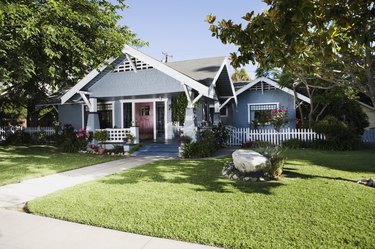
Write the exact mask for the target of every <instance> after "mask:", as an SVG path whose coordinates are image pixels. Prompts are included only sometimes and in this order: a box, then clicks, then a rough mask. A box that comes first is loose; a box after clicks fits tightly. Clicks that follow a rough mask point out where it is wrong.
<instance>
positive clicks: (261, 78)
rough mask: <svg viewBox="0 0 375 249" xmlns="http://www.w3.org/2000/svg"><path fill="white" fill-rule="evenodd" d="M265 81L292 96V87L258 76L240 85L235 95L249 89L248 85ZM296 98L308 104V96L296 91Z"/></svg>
mask: <svg viewBox="0 0 375 249" xmlns="http://www.w3.org/2000/svg"><path fill="white" fill-rule="evenodd" d="M261 81H263V82H265V83H267V84H269V85H271V86H274V87H276V88H277V89H280V90H281V91H284V92H286V93H288V94H290V95H292V96H294V92H293V90H292V89H289V88H287V87H281V86H280V85H279V84H278V83H277V82H276V81H273V80H270V79H268V78H266V77H260V78H256V79H255V80H253V81H251V82H250V83H249V84H247V85H246V86H244V87H242V88H241V89H239V90H237V91H236V96H238V95H240V94H241V93H243V92H245V91H246V90H248V89H250V87H252V86H254V85H255V84H257V83H259V82H261ZM297 98H299V99H300V100H302V101H305V102H306V103H308V104H310V103H311V101H310V98H308V97H306V96H304V95H302V94H300V93H297Z"/></svg>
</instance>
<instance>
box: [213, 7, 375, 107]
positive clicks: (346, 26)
mask: <svg viewBox="0 0 375 249" xmlns="http://www.w3.org/2000/svg"><path fill="white" fill-rule="evenodd" d="M266 3H267V4H268V5H269V9H268V10H266V11H264V12H262V13H259V14H258V15H256V16H254V12H250V13H246V14H245V16H244V17H242V19H243V20H244V21H243V22H244V23H243V24H235V23H233V21H232V20H221V21H216V17H215V16H212V15H210V16H208V17H207V21H208V23H209V24H210V31H211V33H212V36H214V37H217V38H218V39H220V40H221V42H223V43H224V44H226V43H232V44H234V45H236V46H237V47H238V50H237V52H236V53H232V54H231V59H232V64H233V65H234V66H235V67H237V66H239V65H241V64H242V65H245V64H247V63H248V62H250V61H251V62H253V63H255V62H258V63H259V64H260V67H261V68H264V69H265V70H267V69H269V68H280V69H281V70H283V71H284V72H287V73H290V74H292V75H293V79H294V80H293V82H294V83H296V84H302V85H304V86H305V87H306V88H308V92H309V93H311V92H312V89H329V88H331V87H335V86H350V87H353V88H354V89H356V90H357V91H360V92H362V93H364V94H366V95H367V96H368V97H369V98H371V99H372V102H373V104H374V106H375V81H374V79H375V77H374V72H375V70H374V69H375V63H374V57H375V54H374V53H373V50H374V44H375V43H374V41H375V36H374V35H373V34H374V33H375V24H374V22H373V14H374V11H375V6H374V4H373V2H372V1H367V0H358V1H339V2H338V1H335V0H327V1H316V0H302V1H284V0H274V1H266ZM309 97H310V96H309Z"/></svg>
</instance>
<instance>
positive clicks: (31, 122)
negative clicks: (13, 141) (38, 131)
mask: <svg viewBox="0 0 375 249" xmlns="http://www.w3.org/2000/svg"><path fill="white" fill-rule="evenodd" d="M38 116H39V111H38V110H37V109H36V108H35V102H34V101H33V100H28V101H27V118H26V122H27V123H26V124H27V127H36V126H38Z"/></svg>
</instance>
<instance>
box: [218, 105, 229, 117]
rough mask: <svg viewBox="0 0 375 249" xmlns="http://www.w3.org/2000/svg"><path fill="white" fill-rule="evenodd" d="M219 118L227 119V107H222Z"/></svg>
mask: <svg viewBox="0 0 375 249" xmlns="http://www.w3.org/2000/svg"><path fill="white" fill-rule="evenodd" d="M220 116H221V117H228V107H226V106H225V107H223V108H221V109H220Z"/></svg>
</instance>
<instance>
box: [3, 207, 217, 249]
mask: <svg viewBox="0 0 375 249" xmlns="http://www.w3.org/2000/svg"><path fill="white" fill-rule="evenodd" d="M0 221H1V222H0V248H1V249H176V248H178V249H214V247H209V246H203V245H199V244H192V243H187V242H181V241H175V240H168V239H161V238H155V237H149V236H143V235H138V234H132V233H126V232H120V231H116V230H110V229H105V228H100V227H93V226H87V225H82V224H77V223H72V222H67V221H61V220H56V219H51V218H46V217H41V216H35V215H31V214H26V213H21V212H16V211H12V210H4V209H0Z"/></svg>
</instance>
